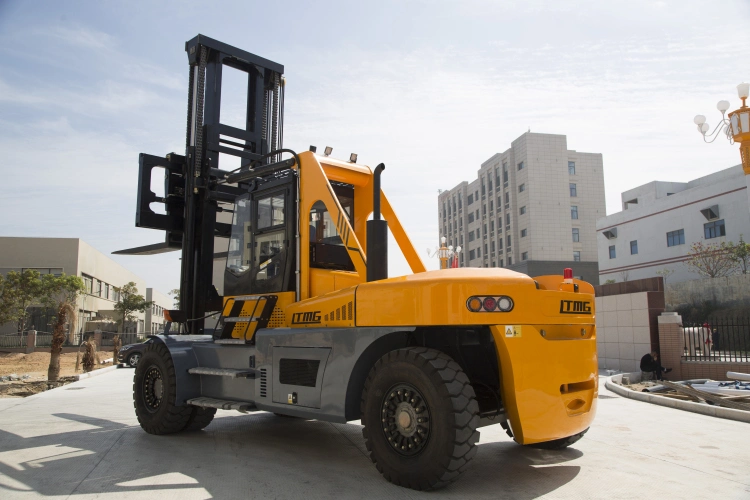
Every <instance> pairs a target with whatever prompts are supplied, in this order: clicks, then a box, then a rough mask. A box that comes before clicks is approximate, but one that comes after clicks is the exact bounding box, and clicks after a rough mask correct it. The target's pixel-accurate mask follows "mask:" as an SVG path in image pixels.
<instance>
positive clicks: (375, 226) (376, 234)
mask: <svg viewBox="0 0 750 500" xmlns="http://www.w3.org/2000/svg"><path fill="white" fill-rule="evenodd" d="M383 170H385V165H383V164H382V163H381V164H380V165H378V166H377V167H375V171H374V172H373V179H372V220H368V221H367V281H378V280H383V279H386V278H388V221H386V220H382V219H381V218H380V174H381V173H382V172H383Z"/></svg>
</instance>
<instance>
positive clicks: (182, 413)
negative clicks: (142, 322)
mask: <svg viewBox="0 0 750 500" xmlns="http://www.w3.org/2000/svg"><path fill="white" fill-rule="evenodd" d="M176 393H177V379H176V377H175V370H174V363H173V362H172V356H171V355H170V353H169V349H167V346H165V345H164V344H162V343H161V342H154V343H152V344H149V345H148V347H147V348H146V350H145V352H144V353H143V356H142V357H141V359H140V361H139V362H138V364H137V365H136V367H135V375H134V377H133V406H134V407H135V414H136V416H137V417H138V423H140V424H141V427H142V428H143V430H144V431H146V432H148V433H149V434H171V433H174V432H180V431H182V430H184V429H185V428H186V427H187V426H188V424H190V423H191V422H192V421H193V420H194V417H193V413H194V410H197V408H195V407H194V406H189V405H185V406H177V405H176V404H175V394H176ZM211 418H213V415H212V416H211ZM209 422H210V420H209ZM206 425H208V423H206ZM204 427H205V426H204Z"/></svg>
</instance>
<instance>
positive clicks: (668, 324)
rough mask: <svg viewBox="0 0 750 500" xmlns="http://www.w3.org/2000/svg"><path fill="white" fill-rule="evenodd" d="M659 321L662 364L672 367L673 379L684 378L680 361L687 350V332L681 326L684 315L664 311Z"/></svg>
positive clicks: (665, 366)
mask: <svg viewBox="0 0 750 500" xmlns="http://www.w3.org/2000/svg"><path fill="white" fill-rule="evenodd" d="M658 321H659V349H660V350H661V352H660V353H659V356H660V357H661V366H663V367H664V368H672V377H671V378H672V379H673V380H682V370H681V365H680V361H681V360H682V354H683V352H684V350H685V338H684V337H685V334H684V333H683V331H682V328H681V325H682V317H680V315H679V314H677V313H674V312H663V313H661V315H660V316H659V318H658Z"/></svg>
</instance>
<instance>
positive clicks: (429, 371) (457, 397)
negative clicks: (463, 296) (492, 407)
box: [361, 347, 479, 490]
mask: <svg viewBox="0 0 750 500" xmlns="http://www.w3.org/2000/svg"><path fill="white" fill-rule="evenodd" d="M475 398H476V395H475V393H474V389H473V387H472V386H471V384H470V383H469V379H468V377H467V376H466V374H465V373H464V372H463V370H462V369H461V367H460V366H459V365H458V363H456V362H455V361H453V359H451V358H450V357H449V356H447V355H446V354H444V353H442V352H440V351H436V350H434V349H427V348H424V347H412V348H406V349H398V350H396V351H391V352H389V353H388V354H386V355H385V356H383V357H382V358H380V360H378V361H377V363H375V366H373V368H372V370H370V374H369V376H368V377H367V380H366V381H365V386H364V390H363V392H362V405H361V411H362V424H363V425H364V428H363V429H362V434H363V435H364V438H365V444H366V446H367V450H368V451H369V452H370V458H371V459H372V461H373V462H374V463H375V466H376V467H377V469H378V471H380V473H381V474H382V475H383V476H384V477H385V478H386V479H387V480H388V481H390V482H392V483H394V484H396V485H399V486H404V487H407V488H412V489H415V490H431V489H436V488H441V487H443V486H446V485H447V484H449V483H451V482H453V481H455V480H456V479H458V477H459V476H460V475H461V474H462V473H463V472H464V471H465V470H466V469H467V467H468V465H469V462H470V461H471V459H472V458H473V457H474V455H475V454H476V452H477V448H476V443H477V441H479V431H477V426H478V425H479V406H478V404H477V402H476V399H475Z"/></svg>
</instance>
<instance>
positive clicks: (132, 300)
mask: <svg viewBox="0 0 750 500" xmlns="http://www.w3.org/2000/svg"><path fill="white" fill-rule="evenodd" d="M115 290H116V291H117V292H119V294H120V300H119V301H118V302H117V304H115V310H116V311H119V312H120V313H121V314H122V332H123V333H124V332H125V322H126V321H135V319H136V318H135V314H134V313H136V312H144V311H145V310H146V309H148V308H149V307H151V306H152V305H153V303H154V302H153V301H151V300H146V299H145V298H144V297H143V295H139V294H138V287H136V285H135V283H134V282H133V281H131V282H129V283H128V284H126V285H125V286H123V287H121V288H118V287H115Z"/></svg>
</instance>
